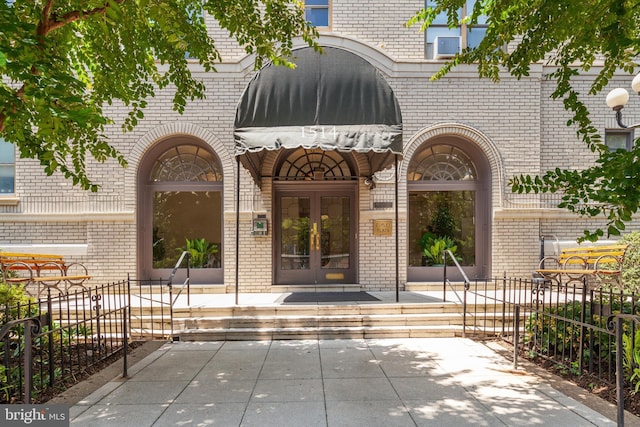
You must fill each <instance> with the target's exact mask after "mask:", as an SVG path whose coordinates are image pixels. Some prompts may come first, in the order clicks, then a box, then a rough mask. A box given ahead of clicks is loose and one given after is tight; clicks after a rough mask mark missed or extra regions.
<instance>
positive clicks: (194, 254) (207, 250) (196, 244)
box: [176, 237, 218, 268]
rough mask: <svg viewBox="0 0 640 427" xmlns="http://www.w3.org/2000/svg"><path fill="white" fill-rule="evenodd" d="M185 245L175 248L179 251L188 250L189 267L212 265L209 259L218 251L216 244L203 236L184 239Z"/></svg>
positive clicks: (207, 266) (208, 266)
mask: <svg viewBox="0 0 640 427" xmlns="http://www.w3.org/2000/svg"><path fill="white" fill-rule="evenodd" d="M185 240H186V246H185V247H184V248H176V249H177V250H178V251H179V252H180V253H182V252H183V251H187V252H189V254H190V255H191V263H190V264H189V266H190V267H191V268H210V267H213V266H212V265H210V264H211V259H212V258H213V257H214V255H215V254H217V253H218V245H217V244H215V243H211V242H208V241H207V240H206V239H205V238H204V237H203V238H201V239H185Z"/></svg>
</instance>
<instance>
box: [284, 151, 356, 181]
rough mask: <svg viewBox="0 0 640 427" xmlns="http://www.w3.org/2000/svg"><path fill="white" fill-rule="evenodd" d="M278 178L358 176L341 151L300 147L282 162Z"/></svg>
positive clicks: (347, 178)
mask: <svg viewBox="0 0 640 427" xmlns="http://www.w3.org/2000/svg"><path fill="white" fill-rule="evenodd" d="M276 179H279V180H291V181H298V180H300V181H311V180H315V181H318V180H351V179H356V178H355V174H354V173H353V169H352V167H351V165H350V164H349V163H348V162H347V160H346V159H345V157H344V156H343V155H342V154H341V153H340V152H338V151H324V150H321V149H305V148H299V149H297V150H294V151H292V152H291V153H290V154H289V155H288V156H287V157H286V158H285V159H284V160H283V161H282V162H281V163H280V166H279V167H278V169H277V171H276Z"/></svg>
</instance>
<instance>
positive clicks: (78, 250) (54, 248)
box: [0, 243, 89, 256]
mask: <svg viewBox="0 0 640 427" xmlns="http://www.w3.org/2000/svg"><path fill="white" fill-rule="evenodd" d="M88 247H89V245H87V244H80V243H79V244H71V243H64V244H55V243H52V244H32V245H20V244H4V243H0V251H2V252H18V253H24V254H56V255H65V256H66V255H82V256H85V255H87V253H88V250H87V249H88Z"/></svg>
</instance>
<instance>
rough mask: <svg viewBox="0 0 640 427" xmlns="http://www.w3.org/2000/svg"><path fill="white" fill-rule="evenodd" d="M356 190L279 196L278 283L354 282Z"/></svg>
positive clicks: (276, 272) (276, 280) (276, 245)
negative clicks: (354, 204) (354, 192)
mask: <svg viewBox="0 0 640 427" xmlns="http://www.w3.org/2000/svg"><path fill="white" fill-rule="evenodd" d="M354 201H355V197H354V196H353V191H335V190H334V191H331V190H311V191H309V190H307V191H304V190H302V191H286V192H285V191H281V192H279V194H278V195H277V196H276V203H277V206H276V212H277V217H276V224H278V225H277V228H276V230H275V244H274V247H275V248H276V254H275V264H276V270H275V277H274V281H275V283H276V284H295V285H312V284H331V283H336V284H339V283H356V280H357V279H356V277H357V275H356V264H357V263H356V262H355V260H354V256H355V255H354V253H355V250H354V248H355V247H357V245H356V244H355V241H354V239H355V232H354V230H353V229H352V228H353V224H354V223H355V222H354V218H353V216H354V207H353V203H354Z"/></svg>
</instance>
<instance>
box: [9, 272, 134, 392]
mask: <svg viewBox="0 0 640 427" xmlns="http://www.w3.org/2000/svg"><path fill="white" fill-rule="evenodd" d="M128 294H129V283H128V282H127V281H122V282H117V283H113V284H109V285H103V286H97V287H95V288H91V289H87V290H82V291H78V292H75V293H66V294H57V293H56V294H55V295H51V293H49V294H48V295H47V296H46V297H43V298H41V299H39V300H30V301H28V302H26V303H24V304H17V305H13V306H6V307H0V403H31V402H35V403H38V402H44V401H46V400H48V399H49V398H51V397H52V396H53V395H54V394H55V393H56V392H57V391H59V390H63V389H64V388H66V386H67V384H70V383H74V382H75V381H76V378H77V377H82V376H83V375H86V374H88V373H91V371H92V369H93V368H95V367H97V366H99V365H101V364H102V363H103V362H106V361H108V359H109V358H112V357H116V356H124V357H123V358H122V361H123V376H126V375H127V357H126V355H127V348H128V343H129V340H130V328H129V311H128V309H129V301H128Z"/></svg>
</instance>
